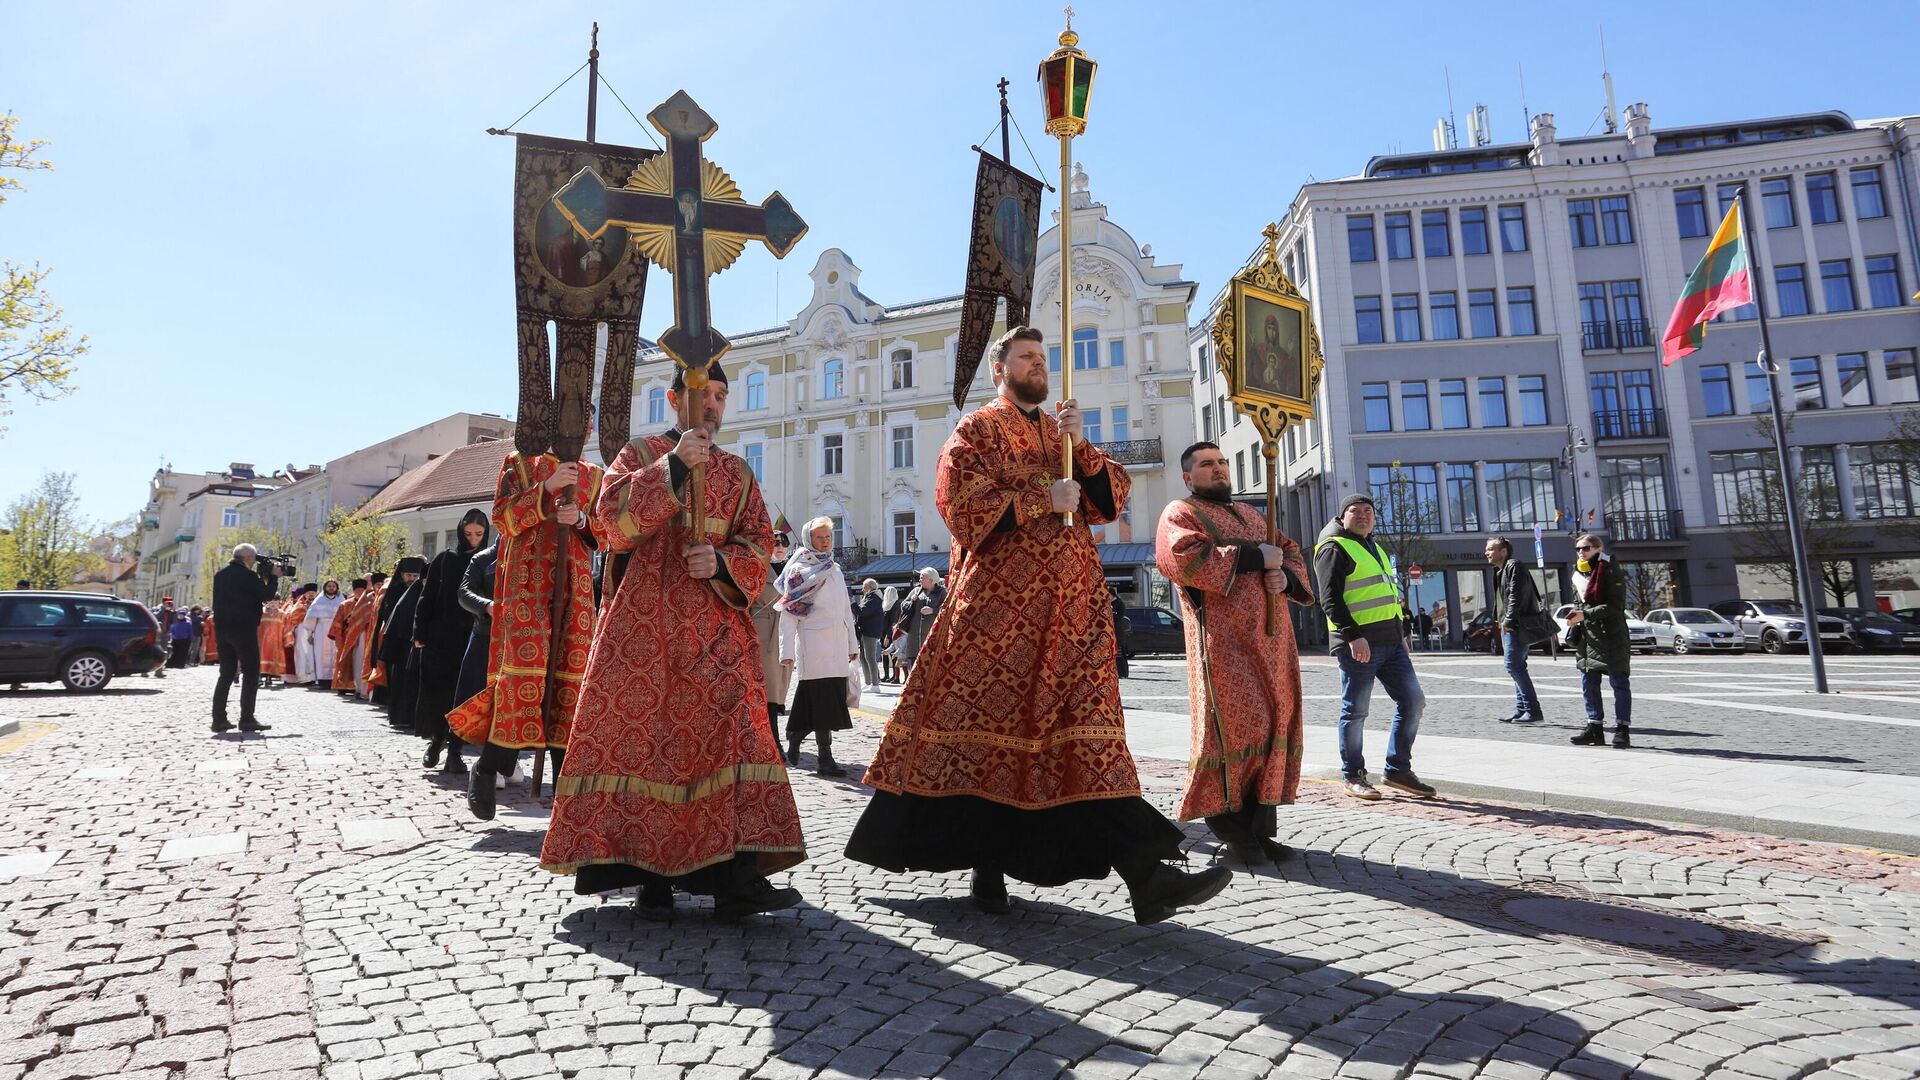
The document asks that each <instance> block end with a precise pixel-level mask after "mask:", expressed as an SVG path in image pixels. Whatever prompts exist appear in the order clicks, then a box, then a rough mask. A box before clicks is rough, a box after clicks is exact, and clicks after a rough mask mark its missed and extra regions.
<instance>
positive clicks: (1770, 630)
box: [1713, 600, 1854, 653]
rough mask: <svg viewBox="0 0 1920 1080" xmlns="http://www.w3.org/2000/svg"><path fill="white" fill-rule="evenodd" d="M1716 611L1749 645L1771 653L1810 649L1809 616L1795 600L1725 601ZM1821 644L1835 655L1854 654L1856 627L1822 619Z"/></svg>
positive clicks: (1822, 617) (1830, 618)
mask: <svg viewBox="0 0 1920 1080" xmlns="http://www.w3.org/2000/svg"><path fill="white" fill-rule="evenodd" d="M1713 611H1714V612H1715V613H1716V614H1718V615H1720V616H1721V617H1723V618H1725V619H1726V620H1727V621H1728V622H1730V623H1732V624H1734V625H1735V626H1737V627H1739V628H1740V631H1741V633H1743V634H1745V635H1746V639H1747V644H1749V645H1758V646H1760V648H1761V649H1763V650H1765V651H1767V652H1770V653H1779V652H1786V651H1787V650H1788V649H1796V650H1798V649H1804V648H1806V647H1807V616H1806V612H1805V611H1804V610H1803V609H1802V608H1801V607H1800V605H1799V604H1798V603H1796V602H1795V601H1792V600H1723V601H1721V602H1720V603H1718V604H1715V605H1713ZM1820 644H1821V646H1822V647H1823V648H1826V649H1830V650H1832V651H1834V652H1852V651H1853V645H1854V641H1853V628H1852V627H1849V626H1848V625H1847V622H1846V620H1845V619H1836V618H1834V617H1833V616H1831V615H1822V616H1820Z"/></svg>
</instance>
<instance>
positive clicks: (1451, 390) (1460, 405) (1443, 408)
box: [1440, 379, 1467, 428]
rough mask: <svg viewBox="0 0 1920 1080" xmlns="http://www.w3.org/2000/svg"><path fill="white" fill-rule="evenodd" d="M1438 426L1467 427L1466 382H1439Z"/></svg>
mask: <svg viewBox="0 0 1920 1080" xmlns="http://www.w3.org/2000/svg"><path fill="white" fill-rule="evenodd" d="M1440 426H1441V427H1444V428H1463V427H1466V426H1467V380H1465V379H1441V380H1440Z"/></svg>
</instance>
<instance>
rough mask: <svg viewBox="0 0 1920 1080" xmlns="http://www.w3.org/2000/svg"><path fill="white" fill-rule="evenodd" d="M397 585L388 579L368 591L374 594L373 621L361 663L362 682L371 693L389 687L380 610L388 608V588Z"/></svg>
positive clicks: (402, 586)
mask: <svg viewBox="0 0 1920 1080" xmlns="http://www.w3.org/2000/svg"><path fill="white" fill-rule="evenodd" d="M397 584H398V583H397V582H396V581H395V580H394V579H393V578H388V579H387V580H385V581H382V582H380V583H378V584H376V585H373V586H370V587H369V588H368V589H367V591H368V592H370V593H372V594H373V596H372V597H371V598H370V599H368V601H367V608H368V610H369V611H371V612H372V614H373V619H372V622H371V625H370V627H369V629H368V630H367V655H366V656H365V658H363V659H362V660H361V661H360V681H361V682H362V683H364V684H366V687H367V689H368V690H369V691H371V690H372V689H373V688H374V687H376V686H385V685H387V662H386V661H385V660H382V659H380V641H381V637H382V632H383V629H384V628H383V627H381V625H380V609H381V608H382V607H384V606H386V602H387V586H389V585H397ZM399 588H400V589H401V590H402V591H403V592H404V591H405V590H406V586H405V585H400V586H399ZM406 632H407V633H412V630H411V629H409V630H407V631H406Z"/></svg>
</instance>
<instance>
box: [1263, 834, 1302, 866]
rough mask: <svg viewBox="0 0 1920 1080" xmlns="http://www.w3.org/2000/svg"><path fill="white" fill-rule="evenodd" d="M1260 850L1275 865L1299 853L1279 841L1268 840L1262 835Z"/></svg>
mask: <svg viewBox="0 0 1920 1080" xmlns="http://www.w3.org/2000/svg"><path fill="white" fill-rule="evenodd" d="M1260 852H1261V854H1263V855H1265V856H1266V857H1267V858H1268V859H1269V860H1270V861H1271V862H1272V863H1273V864H1274V865H1275V866H1278V865H1280V864H1281V863H1283V862H1286V861H1287V860H1288V859H1291V858H1293V857H1294V856H1295V855H1298V854H1299V852H1297V851H1295V850H1294V849H1292V848H1290V847H1288V846H1287V845H1285V844H1283V843H1281V842H1280V841H1278V840H1269V839H1267V838H1266V837H1264V836H1263V837H1261V838H1260Z"/></svg>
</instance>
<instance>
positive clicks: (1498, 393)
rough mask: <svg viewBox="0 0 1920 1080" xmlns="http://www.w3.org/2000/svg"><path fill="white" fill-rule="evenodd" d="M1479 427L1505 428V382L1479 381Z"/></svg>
mask: <svg viewBox="0 0 1920 1080" xmlns="http://www.w3.org/2000/svg"><path fill="white" fill-rule="evenodd" d="M1480 426H1481V427H1506V426H1507V380H1505V379H1497V378H1496V379H1481V380H1480Z"/></svg>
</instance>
